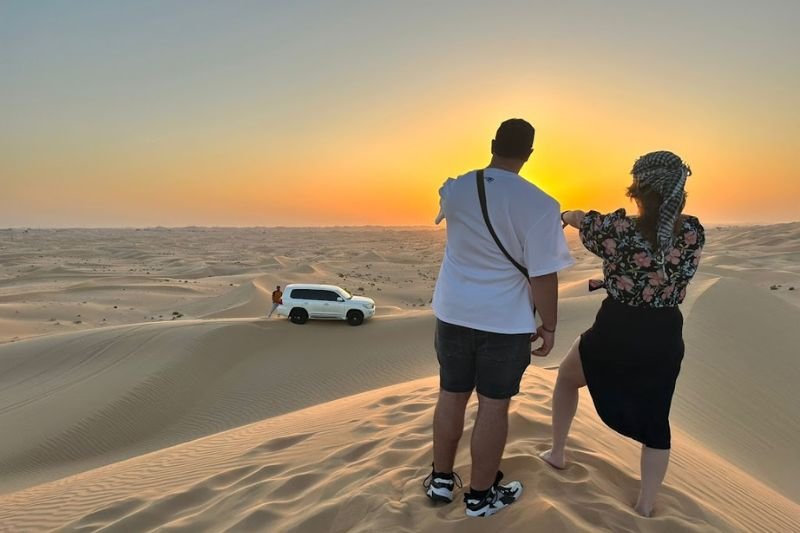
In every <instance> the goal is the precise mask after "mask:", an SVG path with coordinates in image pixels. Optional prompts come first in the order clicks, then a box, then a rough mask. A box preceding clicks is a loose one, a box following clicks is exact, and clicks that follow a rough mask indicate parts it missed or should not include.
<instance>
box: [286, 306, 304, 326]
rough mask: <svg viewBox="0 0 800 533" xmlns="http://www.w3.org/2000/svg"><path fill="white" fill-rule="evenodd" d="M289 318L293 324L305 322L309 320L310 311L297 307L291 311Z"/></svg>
mask: <svg viewBox="0 0 800 533" xmlns="http://www.w3.org/2000/svg"><path fill="white" fill-rule="evenodd" d="M289 320H291V321H292V323H293V324H305V323H306V322H307V321H308V311H306V310H305V309H303V308H302V307H295V308H294V309H292V311H291V312H290V313H289Z"/></svg>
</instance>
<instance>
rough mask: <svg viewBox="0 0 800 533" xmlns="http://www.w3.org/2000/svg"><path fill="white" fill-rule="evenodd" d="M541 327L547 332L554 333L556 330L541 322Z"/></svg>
mask: <svg viewBox="0 0 800 533" xmlns="http://www.w3.org/2000/svg"><path fill="white" fill-rule="evenodd" d="M542 329H543V330H545V331H546V332H547V333H555V332H556V328H553V329H548V328H547V327H545V325H544V324H542Z"/></svg>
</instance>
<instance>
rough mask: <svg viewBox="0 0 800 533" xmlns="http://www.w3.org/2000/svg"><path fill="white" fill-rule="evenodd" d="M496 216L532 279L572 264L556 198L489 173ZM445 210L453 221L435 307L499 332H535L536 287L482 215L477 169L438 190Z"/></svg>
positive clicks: (463, 322)
mask: <svg viewBox="0 0 800 533" xmlns="http://www.w3.org/2000/svg"><path fill="white" fill-rule="evenodd" d="M484 180H485V184H486V204H487V207H488V211H489V220H491V222H492V227H493V228H494V231H495V233H497V237H498V238H499V239H500V242H502V243H503V246H504V247H505V249H506V250H507V251H508V253H509V254H510V255H511V257H513V258H514V260H515V261H517V262H518V263H520V264H522V265H523V266H525V267H526V268H527V269H528V272H529V274H530V275H531V276H532V277H533V276H543V275H545V274H552V273H553V272H558V271H559V270H562V269H564V268H567V267H569V266H570V265H572V264H573V260H572V256H571V255H570V253H569V249H568V247H567V241H566V238H565V237H564V231H563V230H562V229H561V217H560V206H559V204H558V202H557V201H556V200H554V199H553V198H551V197H550V196H548V195H547V194H546V193H544V192H543V191H542V190H541V189H539V188H538V187H536V186H535V185H533V184H532V183H530V182H529V181H526V180H525V179H523V178H522V177H521V176H519V175H517V174H514V173H513V172H509V171H506V170H501V169H496V168H487V169H486V170H485V171H484ZM439 197H440V199H439V206H440V210H439V215H438V216H437V217H436V223H437V224H438V223H439V222H441V220H442V219H444V218H446V219H447V246H446V248H445V253H444V260H443V261H442V267H441V269H440V271H439V278H438V279H437V281H436V289H435V290H434V293H433V312H434V314H435V315H436V317H437V318H438V319H440V320H443V321H444V322H449V323H450V324H455V325H458V326H464V327H468V328H473V329H478V330H482V331H491V332H494V333H532V332H534V331H536V322H535V320H534V316H533V306H532V303H531V298H530V288H529V287H530V286H529V284H528V281H527V280H526V279H525V276H523V275H522V273H521V272H520V271H519V270H517V268H516V267H515V266H514V265H513V264H512V263H511V262H510V261H509V260H508V258H507V257H506V256H505V255H503V252H501V251H500V248H499V247H498V246H497V243H495V241H494V239H493V238H492V234H491V233H489V229H488V228H487V227H486V223H485V222H484V220H483V214H482V213H481V204H480V200H479V199H478V187H477V184H476V180H475V171H472V172H468V173H467V174H464V175H463V176H459V177H458V178H456V179H448V180H447V181H445V183H444V185H442V188H441V189H439Z"/></svg>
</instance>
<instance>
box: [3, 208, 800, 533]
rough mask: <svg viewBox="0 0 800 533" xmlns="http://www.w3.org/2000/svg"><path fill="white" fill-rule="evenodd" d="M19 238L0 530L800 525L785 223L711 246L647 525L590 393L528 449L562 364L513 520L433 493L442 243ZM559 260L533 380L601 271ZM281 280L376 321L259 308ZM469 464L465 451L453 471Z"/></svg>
mask: <svg viewBox="0 0 800 533" xmlns="http://www.w3.org/2000/svg"><path fill="white" fill-rule="evenodd" d="M572 237H573V245H574V236H572ZM15 238H19V236H17V237H15ZM24 238H25V239H26V240H25V241H22V242H20V241H19V240H15V241H13V242H11V241H10V236H9V235H7V234H5V235H0V239H5V240H0V258H1V259H2V261H1V262H0V342H2V341H3V340H6V341H9V340H15V342H6V343H5V344H0V427H2V428H3V439H1V440H0V472H2V476H0V531H25V532H28V531H42V530H52V529H54V528H55V529H59V530H63V531H94V530H98V529H103V530H104V531H143V530H154V529H157V530H160V531H178V530H181V531H225V530H230V531H243V530H247V531H298V532H308V531H310V532H316V531H364V532H367V531H369V532H373V531H380V530H385V531H456V530H457V531H467V532H469V531H486V530H487V529H486V528H487V527H491V528H492V529H493V530H507V531H524V530H529V529H530V528H532V527H535V529H536V530H542V531H596V530H598V529H600V528H603V529H605V530H609V531H664V532H667V531H668V532H672V531H770V532H775V531H780V532H783V531H800V506H799V505H798V502H799V501H800V486H799V485H798V483H797V479H800V470H798V469H799V468H800V465H798V463H797V460H796V451H795V450H796V449H797V446H798V445H800V418H798V415H797V413H798V412H800V403H798V401H799V400H798V398H799V397H798V395H797V394H796V391H795V389H796V385H795V384H796V383H797V382H798V380H799V379H800V361H798V358H797V355H798V352H797V348H796V346H797V342H796V339H797V335H796V331H795V329H796V327H795V326H796V325H797V324H798V323H800V291H797V290H794V291H791V290H790V287H792V286H796V285H797V286H798V288H800V264H798V262H797V261H796V259H797V257H796V254H797V253H798V252H797V249H798V243H800V224H793V225H779V226H770V227H750V228H721V229H719V230H711V231H709V246H708V247H707V250H706V252H707V263H705V264H704V266H703V268H702V271H701V273H700V275H698V278H697V279H696V280H695V282H694V283H693V285H692V287H691V289H690V292H689V296H688V298H687V300H686V302H685V304H684V306H683V313H684V316H685V318H686V331H685V337H686V343H687V355H686V359H685V360H684V366H683V371H682V374H681V378H680V380H679V382H678V389H677V392H676V397H675V402H674V409H673V417H672V420H673V428H674V438H673V444H674V446H675V448H674V457H675V458H674V462H673V465H672V467H671V470H670V472H669V474H668V476H667V482H666V487H665V491H664V494H663V496H662V498H661V499H660V500H659V506H658V509H657V517H656V518H654V519H651V520H645V519H642V518H639V517H637V516H636V515H634V514H633V513H632V512H631V511H630V509H629V506H630V504H631V503H632V502H633V499H634V498H635V494H636V486H637V483H636V479H637V473H638V449H637V447H636V446H635V445H634V444H633V443H631V442H629V441H627V440H626V439H623V438H621V437H619V436H618V435H616V434H614V433H613V432H611V431H610V430H608V429H607V428H605V427H604V426H603V425H602V424H601V422H600V421H599V420H598V419H597V417H596V415H595V414H594V412H593V410H592V408H591V401H590V399H589V398H588V396H587V395H586V394H584V395H583V397H582V403H581V407H580V409H579V413H578V417H577V419H576V422H575V428H574V434H573V440H572V442H571V448H572V455H571V460H572V463H571V466H570V467H569V468H568V469H567V470H566V471H564V472H557V471H554V470H552V469H550V468H546V467H545V465H544V464H543V463H542V462H541V461H539V460H538V459H537V458H536V453H537V452H538V451H540V450H542V449H544V448H545V447H546V446H547V437H548V432H549V429H548V426H549V398H550V394H551V388H552V385H553V379H554V375H555V374H554V372H552V371H550V370H545V369H542V368H536V367H534V368H531V369H530V370H529V372H528V374H527V377H526V379H525V382H524V386H523V393H522V394H521V395H520V397H519V398H518V399H517V400H515V402H514V404H513V409H512V410H513V412H512V417H511V433H510V436H509V445H508V453H507V457H506V460H505V462H504V465H503V468H504V470H506V471H507V473H508V475H509V476H514V477H515V478H518V479H521V480H522V481H523V482H524V483H525V485H526V488H527V492H526V494H525V495H524V496H523V501H522V502H520V505H519V506H517V507H516V509H515V510H509V511H508V512H504V513H501V514H500V515H498V516H497V517H494V518H492V519H489V520H487V521H480V520H478V521H468V520H465V519H464V518H463V508H462V506H461V505H458V504H454V505H452V506H449V507H437V508H432V507H430V506H429V505H428V504H427V501H426V500H425V498H424V495H423V494H422V491H421V487H420V483H421V479H422V478H423V477H424V475H425V474H426V473H427V469H428V468H429V466H427V465H429V462H430V424H431V416H432V408H433V405H434V401H435V388H436V379H435V378H431V377H430V376H432V375H435V374H436V372H437V364H436V360H435V355H434V354H433V349H432V342H431V341H432V335H433V325H434V322H433V316H432V314H431V312H430V310H429V305H428V303H429V301H430V295H431V291H432V288H433V283H434V280H435V276H436V273H437V269H438V261H439V260H440V258H441V245H442V234H441V232H431V231H421V230H420V231H410V230H389V229H386V230H381V229H375V228H371V229H347V228H344V229H332V230H303V229H300V230H289V229H271V230H265V229H260V228H251V229H242V230H224V229H215V228H208V229H206V228H185V229H182V230H169V229H150V230H142V231H134V230H127V231H125V230H68V231H58V232H53V231H36V230H34V231H32V233H31V234H26V235H25V237H24ZM776 239H777V240H776ZM70 242H72V245H73V246H72V247H70ZM44 249H48V250H49V253H48V254H34V253H33V252H34V251H35V250H44ZM20 250H22V252H25V251H26V250H27V251H28V254H27V255H26V254H25V253H21V252H20ZM364 250H367V251H366V252H364ZM364 253H366V254H367V255H366V256H365V255H363V254H364ZM378 257H379V258H380V259H381V260H380V261H378V260H377V259H376V258H378ZM414 257H416V258H417V261H416V262H414V261H411V260H410V258H414ZM367 258H369V259H370V260H369V261H366V260H365V259H367ZM576 258H577V259H578V264H577V265H576V266H575V267H574V268H573V269H571V270H570V271H569V272H566V273H564V274H563V275H562V277H561V281H562V286H561V296H562V302H561V306H560V313H561V322H560V325H559V334H558V335H559V338H558V347H557V349H556V352H555V353H554V354H553V355H552V356H551V357H549V358H547V359H543V360H536V361H535V364H536V365H537V366H539V367H554V366H557V364H558V362H559V361H560V360H561V358H562V357H563V356H564V354H565V353H566V350H567V349H568V347H569V345H570V344H571V342H572V340H573V339H574V338H575V337H576V336H577V335H578V334H579V333H580V332H581V331H582V330H584V329H585V328H586V327H587V326H588V325H589V324H590V323H591V320H592V317H593V315H594V313H595V312H596V311H597V309H598V307H599V304H600V301H601V300H602V298H603V297H604V295H603V294H601V293H592V294H588V293H587V291H586V283H587V280H588V279H589V278H592V277H597V275H598V274H599V264H598V262H597V261H596V260H595V259H594V258H592V257H591V256H589V255H588V254H587V253H586V252H583V251H580V250H578V249H576ZM296 281H320V282H333V283H337V284H340V285H342V286H344V287H346V288H348V289H349V290H352V291H356V292H364V293H367V294H369V295H370V296H372V297H374V298H375V299H376V301H377V303H378V313H377V314H378V317H377V318H376V319H374V320H373V321H371V322H368V323H367V324H365V325H364V326H361V327H359V328H351V327H349V326H347V325H346V324H343V323H339V322H312V323H309V324H306V325H304V326H295V325H293V324H290V323H289V322H288V321H285V320H271V321H267V320H265V319H263V318H260V317H263V314H264V313H265V312H266V310H267V309H268V307H269V303H270V293H271V291H272V288H273V287H274V285H276V284H281V285H285V284H287V283H290V282H296ZM115 306H116V307H115ZM176 313H177V314H176ZM78 315H80V316H78ZM51 319H53V320H51ZM414 380H416V381H414ZM381 387H389V388H383V389H381ZM473 409H474V406H473ZM470 429H471V422H469V423H468V431H469V430H470ZM468 438H469V435H468V434H467V435H466V436H465V440H464V442H467V440H468ZM468 463H469V456H468V451H467V449H466V447H462V449H461V451H460V452H459V456H458V459H457V469H458V470H459V471H460V472H461V473H462V475H464V476H466V477H468V467H467V465H468ZM487 524H491V526H487Z"/></svg>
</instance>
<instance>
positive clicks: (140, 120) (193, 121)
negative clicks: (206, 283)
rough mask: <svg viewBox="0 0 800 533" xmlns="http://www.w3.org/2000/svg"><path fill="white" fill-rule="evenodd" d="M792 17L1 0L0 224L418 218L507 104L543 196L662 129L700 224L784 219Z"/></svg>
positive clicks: (794, 45) (795, 6)
mask: <svg viewBox="0 0 800 533" xmlns="http://www.w3.org/2000/svg"><path fill="white" fill-rule="evenodd" d="M645 5H647V6H648V7H645ZM798 28H800V2H798V1H796V0H786V1H764V2H751V1H744V0H736V1H734V0H726V1H722V0H718V1H717V0H715V1H703V2H697V1H695V0H692V1H684V0H680V1H672V2H658V3H656V2H641V1H634V0H630V1H613V2H597V1H590V0H584V1H562V2H552V1H549V2H537V1H529V2H524V1H517V2H486V1H482V2H471V1H450V2H446V1H438V2H421V1H408V2H390V1H366V0H365V1H359V2H355V1H334V0H330V1H315V2H311V1H297V2H290V1H286V2H277V1H261V2H256V1H247V2H245V1H225V2H219V1H215V2H207V1H192V2H176V1H140V0H139V1H135V2H133V1H100V0H97V1H77V0H76V1H48V2H29V1H25V0H18V1H0V109H2V113H1V114H0V117H1V120H0V227H7V226H16V227H19V226H37V227H38V226H46V227H51V226H155V225H164V226H184V225H204V226H211V225H225V226H240V225H244V226H274V225H285V226H313V225H362V224H379V225H431V224H432V222H433V218H434V216H435V214H436V211H437V190H438V187H439V186H440V185H441V183H442V182H443V181H444V179H445V178H447V177H449V176H455V175H457V174H461V173H463V172H465V171H467V170H470V169H473V168H477V167H479V166H483V165H485V164H486V163H487V162H488V159H489V143H490V140H491V138H492V136H493V134H494V132H495V129H496V128H497V125H498V124H499V123H500V122H501V121H502V120H504V119H506V118H510V117H522V118H525V119H528V120H529V121H530V122H532V123H533V124H534V126H535V127H536V130H537V133H536V143H535V152H534V155H533V158H532V160H531V162H530V163H529V164H528V165H527V166H526V167H525V168H524V169H523V171H522V174H523V176H525V177H526V178H528V179H529V180H531V181H532V182H534V183H536V184H537V185H539V186H540V187H542V188H543V189H544V190H546V191H547V192H549V193H550V194H552V195H553V196H555V197H556V198H557V199H558V200H559V201H560V202H561V204H562V206H563V208H565V209H568V208H582V209H590V208H591V209H599V210H611V209H614V208H616V207H620V206H629V204H628V201H627V199H626V198H625V197H624V189H625V187H626V186H627V185H628V183H629V180H630V176H629V174H628V172H629V170H630V167H631V165H632V163H633V161H634V160H635V159H636V157H638V156H639V155H641V154H643V153H645V152H648V151H651V150H660V149H668V150H672V151H674V152H676V153H678V154H679V155H681V156H682V157H683V158H684V159H685V160H686V161H687V162H688V163H689V164H690V165H691V166H692V169H693V171H694V175H693V176H692V177H691V178H690V180H689V185H688V189H689V192H690V200H689V207H688V210H689V211H690V212H692V213H693V214H696V215H699V216H700V217H701V218H703V219H704V220H706V221H709V222H718V223H724V222H772V221H789V220H800V96H799V95H800V59H798V58H799V57H800V31H798Z"/></svg>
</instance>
